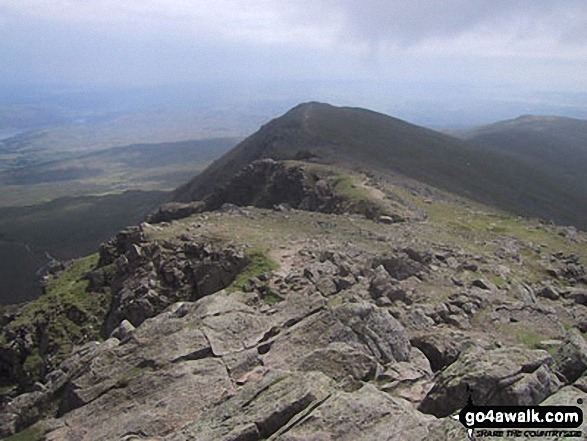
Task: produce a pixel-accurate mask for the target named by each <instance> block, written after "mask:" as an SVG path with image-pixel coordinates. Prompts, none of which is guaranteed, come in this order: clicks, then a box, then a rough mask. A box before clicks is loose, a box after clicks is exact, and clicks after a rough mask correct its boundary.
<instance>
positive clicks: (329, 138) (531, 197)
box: [174, 103, 587, 229]
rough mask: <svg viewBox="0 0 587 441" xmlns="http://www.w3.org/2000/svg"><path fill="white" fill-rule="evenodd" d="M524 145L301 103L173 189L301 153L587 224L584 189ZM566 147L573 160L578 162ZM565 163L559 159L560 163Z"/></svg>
mask: <svg viewBox="0 0 587 441" xmlns="http://www.w3.org/2000/svg"><path fill="white" fill-rule="evenodd" d="M522 151H523V150H522V149H520V150H518V151H517V150H516V149H513V148H511V149H506V148H502V149H499V148H496V147H495V146H493V145H491V146H489V145H488V144H486V143H485V142H483V143H482V142H480V141H478V140H477V139H475V142H471V141H468V140H464V139H459V138H456V137H453V136H449V135H446V134H443V133H440V132H437V131H433V130H430V129H426V128H424V127H420V126H416V125H413V124H410V123H408V122H405V121H402V120H399V119H396V118H392V117H390V116H387V115H383V114H380V113H376V112H372V111H369V110H365V109H359V108H348V107H334V106H330V105H327V104H321V103H306V104H301V105H299V106H297V107H295V108H293V109H292V110H290V111H289V112H287V113H286V114H285V115H283V116H282V117H280V118H277V119H275V120H273V121H271V122H269V123H268V124H266V125H264V126H263V127H261V129H260V130H259V131H258V132H256V133H255V134H253V135H251V136H250V137H248V138H247V139H245V140H244V141H242V142H241V143H240V144H238V145H237V146H236V147H235V148H234V149H233V150H231V151H230V152H228V153H227V154H225V155H224V156H222V157H221V158H220V159H218V160H217V161H215V162H214V163H213V164H212V165H211V166H210V167H209V168H207V169H206V170H205V171H203V172H202V173H201V174H200V175H198V176H197V177H196V178H194V179H192V180H191V181H190V182H188V183H187V184H186V185H184V186H182V187H180V188H179V189H177V190H176V192H175V194H174V199H175V200H177V201H180V202H187V201H192V200H198V199H201V198H203V197H204V196H206V195H207V194H209V193H210V191H212V190H213V189H214V188H215V187H217V186H219V185H222V184H223V183H224V182H226V181H227V180H228V179H229V178H230V177H231V176H232V175H234V174H235V173H236V172H237V171H238V170H239V169H241V168H242V167H243V166H245V165H247V164H249V163H250V162H252V161H254V160H257V159H262V158H273V159H304V160H312V161H316V162H321V163H329V164H336V165H342V166H347V167H349V166H350V167H353V168H360V169H363V170H371V171H374V172H380V173H381V172H382V173H385V172H394V173H399V174H401V175H404V176H407V177H409V178H413V179H416V180H419V181H421V182H424V183H426V184H430V185H433V186H436V187H439V188H442V189H445V190H449V191H451V192H454V193H457V194H459V195H463V196H466V197H469V198H472V199H474V200H477V201H479V202H482V203H486V204H490V205H493V206H496V207H499V208H502V209H505V210H508V211H511V212H514V213H518V214H523V215H527V216H537V217H541V218H544V219H551V220H554V221H555V222H557V223H561V224H571V225H575V226H577V227H579V228H582V229H587V192H586V191H581V188H579V189H576V188H573V186H572V185H569V181H568V180H567V179H564V178H563V176H561V173H560V172H553V173H550V172H546V169H547V167H545V164H543V163H542V161H541V160H526V159H524V158H523V156H524V153H522ZM575 154H577V152H576V151H572V150H569V155H570V157H569V159H568V162H573V161H577V162H578V163H580V162H581V157H580V155H579V156H578V157H577V158H576V159H573V155H575ZM561 168H563V167H562V166H561V167H560V168H559V170H560V169H561Z"/></svg>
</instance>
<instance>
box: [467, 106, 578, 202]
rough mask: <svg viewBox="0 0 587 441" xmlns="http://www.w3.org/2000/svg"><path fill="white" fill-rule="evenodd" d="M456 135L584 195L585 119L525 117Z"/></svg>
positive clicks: (570, 190) (568, 189)
mask: <svg viewBox="0 0 587 441" xmlns="http://www.w3.org/2000/svg"><path fill="white" fill-rule="evenodd" d="M459 135H460V136H461V137H462V138H464V139H467V140H470V141H472V142H475V143H477V144H481V145H483V146H484V147H486V148H489V149H492V150H493V151H496V152H499V153H508V154H511V155H514V156H515V157H516V158H517V159H518V160H520V161H522V162H524V163H526V164H528V165H530V166H532V167H535V168H537V169H539V170H540V172H541V173H544V174H545V175H547V176H549V178H550V179H552V180H555V181H557V182H559V183H560V184H561V185H563V186H564V188H565V189H566V190H567V191H569V192H571V193H573V192H574V193H578V194H583V195H586V194H587V173H586V170H587V120H581V119H573V118H564V117H557V116H531V115H526V116H521V117H519V118H516V119H513V120H508V121H500V122H496V123H494V124H490V125H486V126H481V127H476V128H474V129H472V130H469V131H465V132H461V133H460V134H459Z"/></svg>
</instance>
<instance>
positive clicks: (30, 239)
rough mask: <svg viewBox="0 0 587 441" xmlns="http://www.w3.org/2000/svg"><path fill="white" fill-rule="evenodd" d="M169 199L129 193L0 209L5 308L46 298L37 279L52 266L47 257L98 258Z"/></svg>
mask: <svg viewBox="0 0 587 441" xmlns="http://www.w3.org/2000/svg"><path fill="white" fill-rule="evenodd" d="M167 197H168V193H166V192H156V191H152V192H144V191H128V192H125V193H122V194H112V195H106V196H83V197H75V198H60V199H56V200H53V201H51V202H48V203H46V204H38V205H34V206H29V207H10V208H0V284H1V286H2V287H3V288H2V290H0V304H9V303H18V302H22V301H25V300H30V299H32V298H35V297H36V296H38V295H39V294H40V288H39V286H38V285H37V284H36V276H35V273H36V271H37V270H38V269H39V268H40V267H41V266H42V265H44V264H45V263H47V261H48V259H47V256H46V253H49V254H50V255H51V256H53V257H55V258H57V259H62V260H63V259H72V258H76V257H80V256H84V255H86V254H88V253H91V252H94V251H95V250H96V249H97V247H98V245H99V244H100V243H101V242H102V241H104V240H106V239H107V238H108V237H110V236H112V235H114V234H116V232H118V231H119V230H120V229H121V228H123V227H124V226H126V225H134V224H137V223H139V222H141V221H142V220H143V219H144V217H145V216H146V214H147V213H148V212H149V211H151V210H152V209H154V208H155V207H156V206H157V205H159V204H161V203H162V202H163V201H164V200H165V199H166V198H167Z"/></svg>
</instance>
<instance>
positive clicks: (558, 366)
mask: <svg viewBox="0 0 587 441" xmlns="http://www.w3.org/2000/svg"><path fill="white" fill-rule="evenodd" d="M552 358H553V359H554V370H555V372H557V373H558V374H560V375H561V376H562V377H563V378H564V379H565V380H566V383H567V384H570V383H573V382H574V381H575V380H577V379H578V378H579V377H581V376H582V375H583V373H584V372H585V371H586V370H587V342H585V338H583V335H582V334H581V333H580V332H579V331H578V330H577V329H575V328H571V329H569V330H568V331H567V334H566V336H565V339H564V344H563V345H561V346H560V347H559V348H558V349H557V350H556V351H555V352H554V354H553V356H552Z"/></svg>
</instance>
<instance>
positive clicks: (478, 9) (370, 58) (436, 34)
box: [0, 0, 587, 129]
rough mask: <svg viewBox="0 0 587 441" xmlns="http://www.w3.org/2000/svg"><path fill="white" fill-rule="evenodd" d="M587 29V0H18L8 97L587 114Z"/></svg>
mask: <svg viewBox="0 0 587 441" xmlns="http://www.w3.org/2000/svg"><path fill="white" fill-rule="evenodd" d="M586 37H587V4H585V3H584V2H582V1H564V2H550V1H548V2H547V1H535V0H534V1H529V0H522V1H517V2H511V1H502V0H498V1H491V2H490V1H483V0H474V1H470V0H468V1H462V0H451V1H445V2H442V3H430V2H427V1H424V0H419V1H413V2H409V3H406V2H401V1H381V0H370V1H368V2H357V1H353V0H344V1H336V2H335V1H333V0H321V1H312V2H310V1H307V0H300V1H297V2H293V3H288V4H283V3H282V2H277V1H275V0H254V1H250V2H246V4H245V3H242V2H238V1H236V0H221V1H199V2H190V1H187V0H176V1H174V2H171V3H170V2H166V1H163V0H148V1H140V2H139V1H137V0H127V1H122V2H120V1H114V0H87V1H84V2H79V1H73V0H52V1H40V2H32V1H30V0H28V1H27V0H24V1H23V0H19V1H17V0H4V1H3V2H2V3H0V38H1V41H2V42H1V43H0V59H2V60H3V63H0V82H1V83H2V84H3V87H2V88H1V90H0V105H3V106H7V105H20V104H23V103H25V104H27V103H28V104H31V103H32V104H35V105H40V104H42V105H44V104H46V103H47V102H49V103H53V104H54V105H55V106H61V107H66V108H68V109H80V108H90V107H91V108H94V109H96V108H102V109H106V108H107V109H110V110H112V111H117V110H118V111H121V110H120V109H123V110H124V111H128V110H129V109H131V110H133V111H136V110H137V109H140V110H144V109H145V108H148V106H153V108H157V109H159V108H166V109H171V108H174V109H186V108H189V109H191V108H193V107H194V106H200V108H201V107H203V106H210V105H211V103H213V104H214V105H215V106H216V107H218V106H231V105H243V103H252V104H253V105H256V104H259V103H264V105H265V104H268V103H270V104H269V105H268V108H266V109H264V110H263V112H262V113H264V115H265V117H266V118H269V117H272V116H276V115H277V114H279V113H281V112H283V111H285V110H287V108H288V107H289V106H291V105H295V104H296V103H298V102H302V101H309V100H317V101H326V102H330V103H332V104H336V105H352V106H361V107H368V108H371V109H374V110H378V111H382V112H384V113H388V114H391V115H393V116H397V117H399V118H403V119H407V120H409V121H411V122H414V123H418V124H423V125H428V126H431V127H436V128H442V127H459V126H466V125H473V124H483V123H488V122H492V121H495V120H498V119H507V118H513V117H516V116H518V115H521V114H528V113H535V114H559V115H566V116H575V117H582V118H584V117H587V107H586V106H585V97H586V96H587V83H586V82H585V80H584V72H586V71H587V38H586ZM74 119H75V117H74ZM0 128H1V129H6V127H0Z"/></svg>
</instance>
